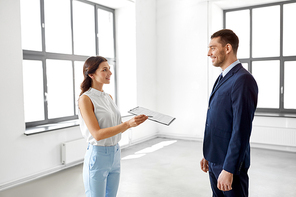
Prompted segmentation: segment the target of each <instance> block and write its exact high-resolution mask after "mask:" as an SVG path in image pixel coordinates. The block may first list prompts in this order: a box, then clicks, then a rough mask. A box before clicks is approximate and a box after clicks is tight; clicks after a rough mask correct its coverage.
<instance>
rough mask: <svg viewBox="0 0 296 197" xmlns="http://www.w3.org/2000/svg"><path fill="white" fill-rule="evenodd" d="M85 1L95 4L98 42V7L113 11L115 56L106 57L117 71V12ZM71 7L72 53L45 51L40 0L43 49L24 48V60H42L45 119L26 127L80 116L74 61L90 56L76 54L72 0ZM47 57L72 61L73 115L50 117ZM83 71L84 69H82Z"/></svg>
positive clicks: (42, 4) (41, 2)
mask: <svg viewBox="0 0 296 197" xmlns="http://www.w3.org/2000/svg"><path fill="white" fill-rule="evenodd" d="M79 1H81V2H84V3H88V4H91V5H93V6H94V9H95V24H94V25H95V30H96V32H95V36H96V43H99V41H98V37H97V34H98V23H97V9H103V10H106V11H109V12H112V13H113V33H114V35H113V38H114V58H110V57H106V59H107V60H108V62H109V63H111V64H112V65H113V66H114V70H115V71H116V61H115V59H116V58H115V57H116V54H115V52H116V50H115V46H116V43H115V16H114V15H115V12H114V9H111V8H108V7H105V6H101V5H98V4H95V3H91V2H88V1H84V0H79ZM70 7H71V12H70V13H71V29H72V30H71V36H72V54H61V53H50V52H46V51H45V29H44V24H45V22H44V21H45V19H44V0H40V10H41V12H40V15H41V16H40V17H41V24H40V28H41V35H42V51H32V50H23V59H24V60H39V61H41V62H42V69H43V91H44V92H43V101H44V120H41V121H33V122H26V128H30V127H36V126H40V125H45V124H52V123H58V122H62V121H68V120H74V119H77V118H78V116H77V115H76V102H75V95H76V92H75V91H76V90H75V69H74V61H85V60H86V59H87V58H88V56H83V55H75V54H74V37H73V6H72V0H70ZM96 54H99V47H98V44H96ZM47 59H54V60H69V61H71V62H72V75H73V82H72V84H73V107H74V114H73V116H66V117H60V118H53V119H48V107H47V104H48V103H47V98H46V94H47V75H46V60H47ZM81 72H82V71H81ZM114 81H115V84H116V72H115V73H114ZM116 96H117V86H116V85H115V98H116Z"/></svg>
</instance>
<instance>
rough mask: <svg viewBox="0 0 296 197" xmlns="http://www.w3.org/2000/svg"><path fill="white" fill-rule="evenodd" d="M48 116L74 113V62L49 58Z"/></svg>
mask: <svg viewBox="0 0 296 197" xmlns="http://www.w3.org/2000/svg"><path fill="white" fill-rule="evenodd" d="M46 71H47V88H48V92H47V93H48V95H47V100H48V118H50V119H51V118H59V117H63V116H73V115H74V103H73V71H72V62H71V61H65V60H47V61H46Z"/></svg>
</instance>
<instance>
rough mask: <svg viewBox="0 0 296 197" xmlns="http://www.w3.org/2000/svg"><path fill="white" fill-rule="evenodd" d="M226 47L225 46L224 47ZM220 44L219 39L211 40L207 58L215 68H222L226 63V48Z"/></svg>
mask: <svg viewBox="0 0 296 197" xmlns="http://www.w3.org/2000/svg"><path fill="white" fill-rule="evenodd" d="M225 46H226V45H225ZM225 46H224V47H223V46H222V44H221V43H220V37H217V38H213V39H211V42H210V44H209V52H208V56H209V57H210V58H211V59H212V64H213V65H214V66H216V67H223V65H224V63H225V61H226V48H225Z"/></svg>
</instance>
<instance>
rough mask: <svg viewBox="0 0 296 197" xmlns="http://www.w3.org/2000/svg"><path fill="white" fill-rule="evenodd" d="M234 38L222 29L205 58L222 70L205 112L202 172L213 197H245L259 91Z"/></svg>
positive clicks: (211, 43)
mask: <svg viewBox="0 0 296 197" xmlns="http://www.w3.org/2000/svg"><path fill="white" fill-rule="evenodd" d="M238 44H239V40H238V37H237V36H236V34H235V33H234V32H233V31H231V30H229V29H223V30H220V31H218V32H216V33H214V34H213V35H212V36H211V41H210V44H209V52H208V56H209V57H210V58H211V59H212V64H213V65H214V66H215V67H220V68H221V69H222V73H221V77H222V78H221V77H220V76H219V78H218V79H217V81H216V82H215V84H214V87H213V90H212V93H211V96H210V99H209V106H208V112H207V119H206V127H205V134H204V142H203V154H204V158H203V159H202V160H201V162H200V165H201V169H202V170H203V171H204V172H207V171H209V177H210V182H211V187H212V191H213V196H214V197H220V196H221V197H222V196H227V197H245V196H248V188H249V177H248V169H249V167H250V144H249V140H250V135H251V130H252V121H253V118H254V112H255V110H256V106H257V96H258V87H257V83H256V81H255V79H254V78H253V76H252V75H251V74H250V73H249V72H248V71H247V70H245V69H244V68H243V67H242V65H241V63H240V62H239V60H237V57H236V54H237V49H238Z"/></svg>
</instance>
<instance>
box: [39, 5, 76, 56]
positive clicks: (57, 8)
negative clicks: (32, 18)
mask: <svg viewBox="0 0 296 197" xmlns="http://www.w3.org/2000/svg"><path fill="white" fill-rule="evenodd" d="M44 12H45V43H46V51H47V52H54V53H67V54H71V53H72V39H71V15H70V1H69V0H44Z"/></svg>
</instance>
